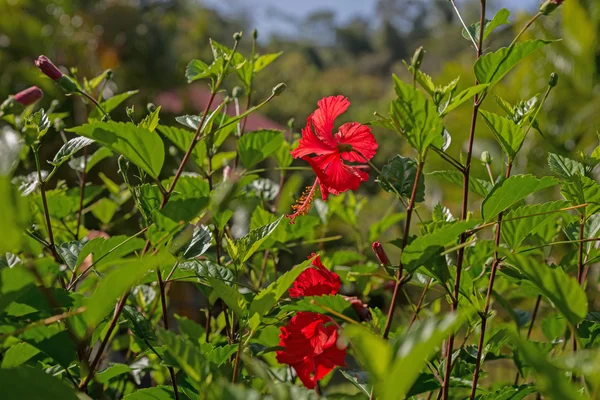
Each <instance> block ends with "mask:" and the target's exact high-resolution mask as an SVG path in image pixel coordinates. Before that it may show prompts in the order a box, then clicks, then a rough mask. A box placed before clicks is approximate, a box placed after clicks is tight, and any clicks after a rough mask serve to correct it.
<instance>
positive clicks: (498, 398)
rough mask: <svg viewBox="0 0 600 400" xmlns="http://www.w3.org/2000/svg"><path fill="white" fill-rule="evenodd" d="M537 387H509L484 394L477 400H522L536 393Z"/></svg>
mask: <svg viewBox="0 0 600 400" xmlns="http://www.w3.org/2000/svg"><path fill="white" fill-rule="evenodd" d="M535 392H536V390H535V386H532V385H521V386H507V387H503V388H502V389H498V390H496V391H494V392H490V393H486V394H483V395H481V396H479V397H477V400H522V399H524V398H526V397H527V396H529V395H530V394H532V393H535Z"/></svg>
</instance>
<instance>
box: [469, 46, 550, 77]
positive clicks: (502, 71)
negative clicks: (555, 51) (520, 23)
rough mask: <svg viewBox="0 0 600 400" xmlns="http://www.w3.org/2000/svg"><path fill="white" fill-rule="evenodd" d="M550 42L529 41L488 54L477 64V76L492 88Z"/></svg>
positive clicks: (475, 68)
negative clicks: (520, 62)
mask: <svg viewBox="0 0 600 400" xmlns="http://www.w3.org/2000/svg"><path fill="white" fill-rule="evenodd" d="M551 42H552V41H550V40H540V39H535V40H527V41H525V42H521V43H517V44H515V45H514V46H513V47H503V48H501V49H500V50H498V51H496V52H493V53H488V54H486V55H484V56H483V57H481V58H479V59H478V60H477V61H476V62H475V67H474V70H475V76H476V77H477V80H478V81H479V83H489V84H490V86H492V85H494V84H496V83H498V82H499V81H500V80H501V79H502V78H503V77H504V75H506V74H507V73H508V72H509V71H510V70H511V69H513V68H514V66H515V65H517V64H518V63H519V61H521V60H522V59H524V58H525V57H527V56H528V55H530V54H531V53H533V52H535V51H536V50H538V49H541V48H542V47H544V46H545V45H547V44H548V43H551Z"/></svg>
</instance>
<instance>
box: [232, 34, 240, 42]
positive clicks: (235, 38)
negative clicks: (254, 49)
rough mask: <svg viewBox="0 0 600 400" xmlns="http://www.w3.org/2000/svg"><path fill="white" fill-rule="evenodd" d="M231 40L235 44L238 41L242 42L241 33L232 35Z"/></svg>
mask: <svg viewBox="0 0 600 400" xmlns="http://www.w3.org/2000/svg"><path fill="white" fill-rule="evenodd" d="M233 40H235V41H236V42H239V41H240V40H242V32H236V33H234V34H233Z"/></svg>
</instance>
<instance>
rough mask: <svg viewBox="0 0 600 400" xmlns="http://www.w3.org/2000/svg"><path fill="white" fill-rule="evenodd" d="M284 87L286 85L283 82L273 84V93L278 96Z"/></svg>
mask: <svg viewBox="0 0 600 400" xmlns="http://www.w3.org/2000/svg"><path fill="white" fill-rule="evenodd" d="M286 87H287V86H286V84H285V83H280V84H279V85H277V86H275V87H274V88H273V95H275V96H279V95H280V94H281V93H283V91H284V90H285V88H286Z"/></svg>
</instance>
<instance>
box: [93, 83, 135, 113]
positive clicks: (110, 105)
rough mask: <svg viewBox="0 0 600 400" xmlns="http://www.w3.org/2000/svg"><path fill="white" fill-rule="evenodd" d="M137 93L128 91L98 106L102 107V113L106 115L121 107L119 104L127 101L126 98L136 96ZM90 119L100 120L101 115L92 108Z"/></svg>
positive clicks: (96, 109) (95, 108)
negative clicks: (104, 112)
mask: <svg viewBox="0 0 600 400" xmlns="http://www.w3.org/2000/svg"><path fill="white" fill-rule="evenodd" d="M137 93H138V90H130V91H128V92H124V93H120V94H116V95H114V96H113V97H111V98H110V99H108V100H105V101H103V102H102V103H100V105H101V106H102V108H103V109H104V111H106V112H107V113H110V112H111V111H112V110H114V109H115V108H117V107H118V106H119V105H121V103H123V102H124V101H125V100H127V99H128V98H130V97H131V96H133V95H134V94H137ZM90 118H94V119H100V118H102V113H101V112H100V110H98V108H97V107H94V109H93V110H92V111H91V112H90Z"/></svg>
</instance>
